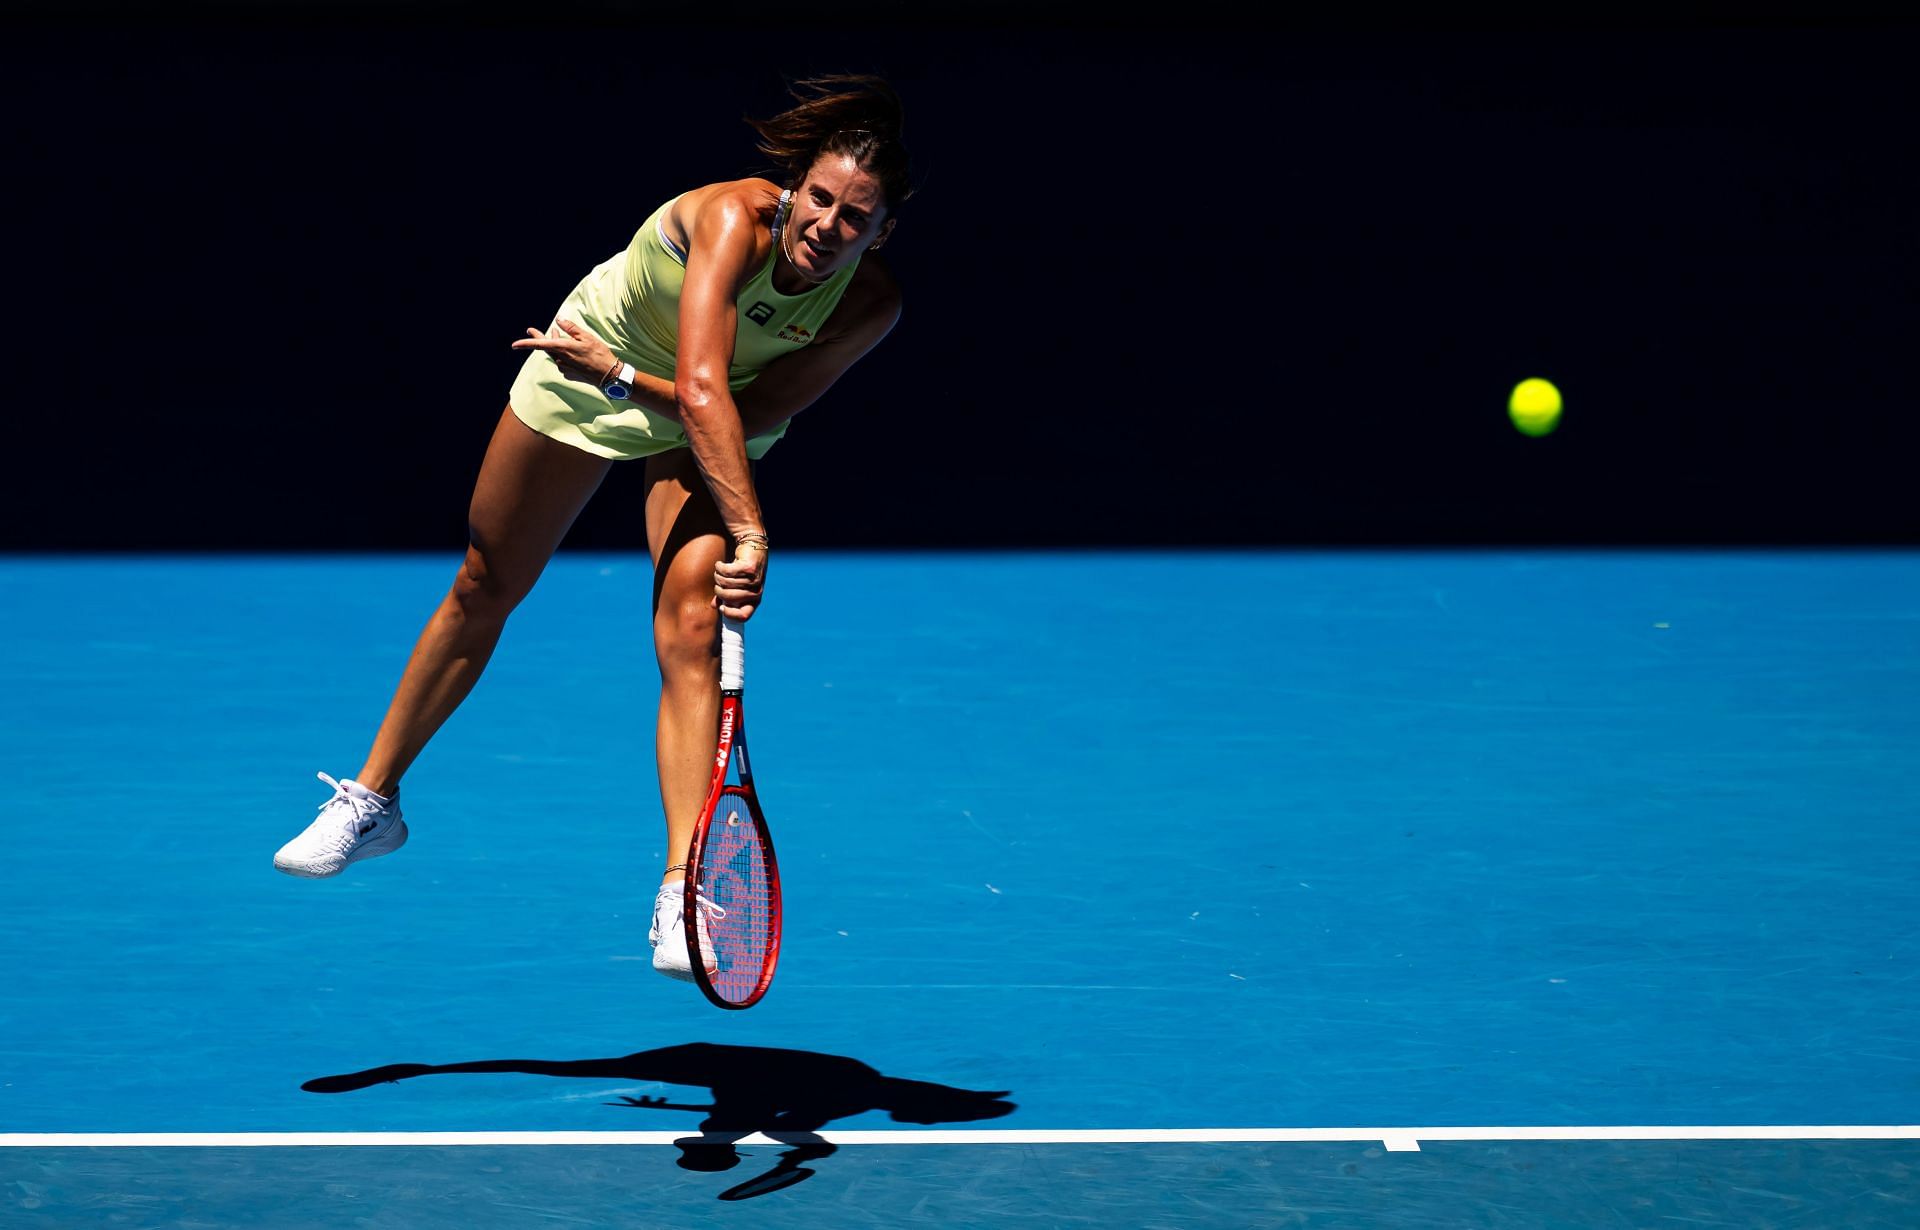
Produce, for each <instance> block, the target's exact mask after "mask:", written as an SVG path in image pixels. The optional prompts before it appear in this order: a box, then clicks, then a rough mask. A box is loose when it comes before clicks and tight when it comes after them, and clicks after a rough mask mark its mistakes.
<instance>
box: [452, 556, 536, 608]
mask: <svg viewBox="0 0 1920 1230" xmlns="http://www.w3.org/2000/svg"><path fill="white" fill-rule="evenodd" d="M539 576H540V572H539V569H537V568H524V567H514V566H512V565H509V564H505V563H503V562H502V561H501V560H499V559H498V558H497V556H495V555H493V554H490V553H489V552H488V551H487V550H486V549H485V548H483V547H481V546H480V545H479V544H478V543H469V544H468V546H467V557H466V558H465V559H463V560H461V561H460V571H459V573H457V574H456V575H455V576H454V578H453V599H454V601H455V602H457V603H458V604H459V606H460V609H461V610H462V611H464V612H466V613H467V614H468V615H469V616H471V617H474V618H482V619H505V618H506V617H507V616H508V615H509V614H510V613H512V611H513V608H514V607H516V606H519V605H520V600H521V599H522V598H525V597H526V596H527V594H528V592H529V591H530V590H532V589H533V583H534V582H535V581H536V580H538V579H539Z"/></svg>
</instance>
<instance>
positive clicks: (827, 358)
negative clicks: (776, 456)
mask: <svg viewBox="0 0 1920 1230" xmlns="http://www.w3.org/2000/svg"><path fill="white" fill-rule="evenodd" d="M899 319H900V286H899V283H897V282H895V281H894V279H893V275H892V274H891V273H890V272H888V271H887V269H886V267H885V266H884V265H882V264H881V263H880V262H879V260H878V259H877V258H876V257H874V256H871V255H869V256H868V257H867V258H866V259H864V260H862V261H861V262H860V267H859V268H858V269H857V270H855V271H854V275H853V281H852V282H851V283H849V284H848V286H847V293H846V294H845V295H844V296H842V297H841V299H840V302H839V303H838V304H836V305H834V309H833V314H832V315H831V316H829V317H827V320H826V323H825V324H823V325H822V326H821V327H820V333H819V335H818V336H816V337H815V338H814V339H813V341H811V342H809V343H808V344H807V345H806V346H804V347H802V348H801V349H799V350H796V351H794V352H793V353H792V354H788V355H782V356H781V357H780V358H778V359H775V360H774V361H773V362H771V363H769V364H767V366H766V369H765V370H764V371H762V372H761V373H760V374H759V375H758V376H756V377H754V381H753V383H752V384H750V385H748V386H747V387H746V388H744V389H741V390H740V391H739V392H738V393H735V394H734V395H733V401H734V405H735V406H736V407H737V408H738V409H739V411H740V426H741V429H742V430H743V431H744V432H745V433H746V435H747V436H748V437H749V438H751V437H753V436H761V435H765V434H767V433H768V432H771V431H777V430H779V427H780V424H782V423H784V422H786V421H787V420H788V419H790V418H792V417H793V416H794V415H796V414H798V413H800V412H801V411H802V410H805V409H806V408H807V407H808V406H811V405H812V404H813V403H814V402H816V401H818V400H819V399H820V396H821V395H822V394H823V393H825V392H826V391H827V390H828V389H830V388H832V387H833V384H834V382H835V381H837V380H839V379H840V377H841V376H842V375H843V374H845V372H846V371H847V369H848V368H850V367H852V366H853V365H854V363H856V362H857V361H858V360H859V359H860V357H861V356H862V355H864V354H866V353H867V352H868V351H869V350H872V349H873V348H874V347H875V346H877V345H879V344H880V339H881V338H883V337H885V336H886V335H887V334H888V333H890V332H892V331H893V326H894V325H895V324H896V323H897V322H898V321H899Z"/></svg>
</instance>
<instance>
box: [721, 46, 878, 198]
mask: <svg viewBox="0 0 1920 1230" xmlns="http://www.w3.org/2000/svg"><path fill="white" fill-rule="evenodd" d="M787 92H788V93H790V94H792V95H793V96H794V98H796V99H798V100H799V105H798V106H796V107H793V108H792V109H790V110H787V111H782V112H781V113H780V114H779V115H776V116H774V117H772V118H771V119H765V120H756V119H754V118H752V117H751V116H749V117H747V123H748V124H749V125H751V126H752V127H753V130H754V131H755V132H757V133H759V134H760V140H759V142H758V145H759V149H760V152H761V153H763V154H765V155H766V156H767V157H768V158H771V159H772V160H773V161H774V164H775V165H776V166H777V167H778V168H779V169H780V172H781V174H782V176H783V177H784V178H785V182H786V184H787V186H788V187H790V188H791V187H798V186H799V183H800V181H801V180H803V179H805V178H806V175H807V172H808V171H809V170H811V169H812V167H813V164H814V163H815V162H817V161H818V160H819V159H820V158H821V157H822V156H823V155H827V154H845V155H847V156H849V157H851V158H852V159H853V161H854V165H855V166H857V167H859V168H860V169H861V170H863V171H866V172H867V173H868V174H870V175H872V176H873V177H874V178H875V179H878V180H879V181H880V191H881V192H882V193H883V194H884V195H885V196H886V201H887V212H888V213H892V212H894V211H895V210H897V209H898V208H899V207H900V206H901V205H902V204H904V203H905V202H906V200H907V198H908V197H910V196H912V195H913V181H912V178H911V176H910V175H909V172H908V166H907V147H906V146H905V145H903V144H901V141H900V131H901V128H902V126H903V124H904V123H905V118H906V117H905V114H904V112H903V110H902V108H901V106H900V96H899V95H898V94H896V93H894V90H893V87H892V86H890V85H888V84H887V83H886V82H885V81H883V80H882V79H880V78H879V77H875V76H870V75H867V74H862V73H832V74H828V75H825V76H820V77H808V78H805V79H803V80H801V81H796V82H794V83H793V84H792V85H790V86H788V87H787Z"/></svg>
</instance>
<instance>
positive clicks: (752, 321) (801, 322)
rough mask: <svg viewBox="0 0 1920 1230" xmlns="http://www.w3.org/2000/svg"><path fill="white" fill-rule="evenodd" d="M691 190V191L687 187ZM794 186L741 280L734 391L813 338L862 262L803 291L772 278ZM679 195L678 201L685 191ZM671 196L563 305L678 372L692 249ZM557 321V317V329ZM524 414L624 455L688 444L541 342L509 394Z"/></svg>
mask: <svg viewBox="0 0 1920 1230" xmlns="http://www.w3.org/2000/svg"><path fill="white" fill-rule="evenodd" d="M682 195H684V194H682ZM792 195H793V194H792V191H791V190H788V191H786V192H782V193H781V194H780V208H779V209H778V210H777V211H775V213H774V218H773V248H772V249H771V250H770V251H769V252H768V253H767V263H766V265H765V266H764V267H763V268H762V269H761V270H760V272H759V273H757V274H755V275H754V276H753V279H752V280H751V281H749V282H748V283H747V284H746V286H744V287H742V288H741V291H740V296H739V299H738V300H737V308H738V315H737V318H736V327H735V330H734V339H733V365H732V366H731V367H730V368H729V369H728V371H727V387H728V388H730V389H731V390H733V391H734V392H736V393H737V392H739V391H740V390H741V389H743V388H745V387H747V386H748V385H749V384H752V383H753V381H754V379H755V378H756V377H758V376H759V375H760V373H761V372H762V371H764V370H765V369H766V367H767V365H768V364H769V363H772V362H773V361H774V360H775V359H777V358H779V357H780V356H781V355H785V354H792V353H793V352H794V351H796V350H798V349H800V348H801V347H802V346H805V345H806V344H807V343H809V342H811V341H812V340H813V339H814V337H815V335H817V334H818V333H819V332H820V329H821V326H822V325H824V324H825V323H826V321H827V317H829V316H831V315H832V314H833V309H834V308H835V307H837V306H838V305H839V303H840V299H841V296H843V295H845V294H846V293H847V286H848V284H849V283H850V282H851V281H852V280H853V273H854V270H855V269H857V268H859V264H860V263H859V262H858V261H855V262H854V263H853V264H851V265H848V266H847V267H846V268H845V269H841V270H839V271H838V272H836V273H835V274H834V275H833V276H832V277H831V278H828V279H827V280H826V281H825V282H823V283H821V284H820V285H818V286H815V287H813V288H811V289H809V290H807V291H805V292H803V293H802V294H798V295H784V294H781V293H780V292H779V291H778V290H775V289H774V286H773V266H774V262H776V261H777V260H779V259H780V244H781V237H780V232H781V228H782V226H784V225H785V223H786V218H787V207H788V205H789V204H790V202H791V198H792ZM679 199H680V198H679V197H675V198H673V201H677V200H679ZM673 201H668V202H667V203H666V204H664V205H662V206H660V208H658V209H656V210H654V211H653V215H652V216H651V217H649V218H648V219H647V220H646V221H645V222H643V223H641V225H640V230H639V231H638V232H637V233H636V234H635V235H634V237H633V242H632V243H631V244H629V245H627V250H626V251H625V252H622V253H619V254H618V255H616V256H614V257H612V258H611V259H609V260H606V261H604V262H602V263H601V264H599V265H596V266H594V269H593V272H591V273H589V274H588V275H587V276H586V277H584V278H582V279H581V280H580V284H579V285H578V286H576V287H574V288H573V293H572V294H570V295H568V296H567V298H566V301H565V302H564V303H562V304H561V305H560V310H559V311H558V312H557V313H555V316H554V318H555V319H556V320H557V319H559V318H560V317H562V316H564V317H566V318H567V319H568V320H571V321H573V322H574V323H575V324H577V325H579V326H580V327H581V328H583V329H585V330H587V331H588V332H589V333H592V334H593V335H594V336H596V337H598V338H599V339H600V340H601V341H603V342H605V343H606V344H607V345H608V346H610V347H611V348H612V349H613V352H614V354H616V355H618V356H619V357H620V358H621V359H622V360H623V361H625V362H628V363H631V364H633V366H634V368H635V369H636V370H638V371H643V372H651V373H652V374H653V375H655V376H658V377H660V378H661V379H663V380H672V379H673V361H674V349H675V346H676V345H677V343H678V340H679V333H680V287H681V283H682V281H683V280H684V279H685V277H686V272H687V255H686V253H684V252H682V251H681V250H680V248H679V246H678V245H676V244H675V243H674V242H673V241H672V240H670V239H668V238H667V235H666V232H665V230H664V229H663V224H664V222H665V219H666V214H667V210H668V209H669V208H670V207H671V206H672V205H673ZM552 331H553V326H552V325H549V326H548V332H549V333H551V332H552ZM509 401H510V403H511V404H512V406H513V412H514V414H516V415H517V416H519V418H520V421H521V422H523V423H525V424H526V425H527V426H529V427H531V428H533V429H534V430H535V431H537V432H539V433H541V434H542V435H546V436H552V437H553V438H554V439H556V440H560V441H562V442H564V443H567V444H571V445H573V446H574V447H576V448H583V449H585V450H587V451H588V452H589V453H593V454H595V455H597V456H601V457H612V458H615V459H618V460H622V461H625V460H630V459H632V458H635V457H648V456H652V455H653V454H654V453H664V452H666V451H667V450H668V449H673V448H684V447H686V443H687V436H686V433H685V432H684V431H682V430H681V429H680V424H678V423H676V422H674V421H673V420H672V419H668V418H662V417H661V416H660V415H657V414H653V413H651V412H650V411H648V410H646V409H645V408H644V407H642V406H640V405H639V404H638V403H636V402H630V401H619V402H616V401H610V400H608V398H607V395H606V394H605V393H602V392H601V391H600V389H599V386H597V385H595V384H591V383H588V382H586V381H580V380H570V379H568V378H567V377H566V376H564V375H562V374H561V372H560V368H559V365H558V364H556V363H555V362H554V361H553V360H552V359H551V358H550V357H548V355H547V353H546V351H544V350H535V351H532V352H531V353H529V354H528V355H527V360H526V362H525V363H523V364H521V366H520V374H519V375H518V376H517V377H515V379H514V382H513V392H512V394H511V395H510V397H509ZM786 434H787V425H786V424H785V423H783V424H781V425H780V429H779V430H778V431H774V432H770V433H768V434H767V435H764V436H755V437H753V438H752V439H750V440H748V441H747V456H748V457H750V458H753V459H754V460H756V461H757V460H759V459H760V458H761V457H762V456H764V455H765V454H766V451H767V450H768V449H770V448H772V447H773V442H774V441H775V440H778V439H779V438H780V437H781V436H784V435H786Z"/></svg>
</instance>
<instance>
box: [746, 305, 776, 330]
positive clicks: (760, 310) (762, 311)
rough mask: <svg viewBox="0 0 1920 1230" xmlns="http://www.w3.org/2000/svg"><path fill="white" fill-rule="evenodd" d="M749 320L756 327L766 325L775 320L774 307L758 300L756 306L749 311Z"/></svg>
mask: <svg viewBox="0 0 1920 1230" xmlns="http://www.w3.org/2000/svg"><path fill="white" fill-rule="evenodd" d="M747 319H748V320H751V321H752V322H753V323H754V324H756V325H764V324H766V323H767V322H768V321H769V320H772V319H773V305H772V304H771V303H767V302H764V301H759V300H756V301H755V303H754V305H753V306H752V307H750V308H748V309H747Z"/></svg>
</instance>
